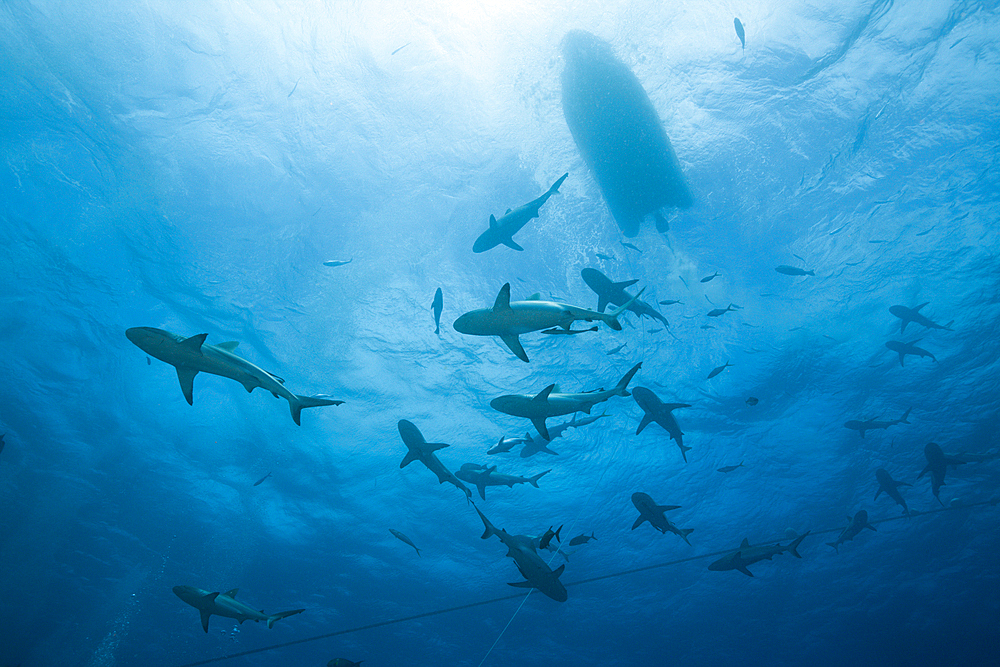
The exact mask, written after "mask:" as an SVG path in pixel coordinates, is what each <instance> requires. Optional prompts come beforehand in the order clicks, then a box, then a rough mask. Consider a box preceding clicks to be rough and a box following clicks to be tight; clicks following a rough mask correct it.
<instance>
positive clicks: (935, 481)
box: [917, 442, 966, 505]
mask: <svg viewBox="0 0 1000 667" xmlns="http://www.w3.org/2000/svg"><path fill="white" fill-rule="evenodd" d="M924 456H925V457H927V465H926V466H925V467H924V469H923V470H922V471H921V472H920V474H919V475H917V479H920V478H921V477H923V476H924V475H926V474H927V473H930V474H931V492H932V493H933V494H934V497H935V498H937V501H938V502H939V503H941V505H944V503H942V502H941V497H940V495H939V494H940V493H941V487H942V486H944V475H945V473H946V472H947V471H948V466H958V465H964V464H965V463H966V461H963V460H962V459H960V458H958V457H957V456H948V455H947V454H945V453H944V452H943V451H942V450H941V446H940V445H939V444H937V443H935V442H928V443H927V446H926V447H924Z"/></svg>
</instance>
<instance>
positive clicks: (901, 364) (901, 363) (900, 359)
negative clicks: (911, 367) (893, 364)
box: [899, 352, 906, 367]
mask: <svg viewBox="0 0 1000 667" xmlns="http://www.w3.org/2000/svg"><path fill="white" fill-rule="evenodd" d="M905 356H906V354H905V353H903V352H900V353H899V365H900V366H903V367H905V366H906V364H905V363H903V358H904V357H905Z"/></svg>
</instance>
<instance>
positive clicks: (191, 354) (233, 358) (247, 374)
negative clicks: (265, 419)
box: [125, 327, 343, 424]
mask: <svg viewBox="0 0 1000 667" xmlns="http://www.w3.org/2000/svg"><path fill="white" fill-rule="evenodd" d="M125 336H126V337H127V338H128V339H129V340H130V341H132V343H134V344H135V345H136V346H137V347H138V348H139V349H140V350H142V351H143V352H145V353H146V354H148V355H150V356H153V357H156V358H157V359H159V360H160V361H164V362H166V363H168V364H170V365H171V366H174V367H175V368H176V369H177V379H178V380H179V381H180V383H181V391H182V392H183V393H184V398H185V399H187V402H188V405H194V376H195V375H197V374H198V373H209V374H211V375H219V376H221V377H226V378H229V379H231V380H236V381H237V382H239V383H240V384H242V385H243V386H244V387H245V388H246V390H247V391H248V392H249V391H253V390H254V389H256V388H257V387H263V388H264V389H266V390H267V391H269V392H271V393H272V394H273V395H274V396H275V397H276V398H283V399H285V400H286V401H288V408H289V409H290V410H291V413H292V420H294V421H295V423H296V424H301V421H300V415H301V413H302V408H315V407H319V406H323V405H340V404H342V403H343V401H341V400H337V399H331V398H328V397H326V396H298V395H296V394H293V393H292V392H290V391H288V390H287V389H285V381H284V380H282V379H281V378H279V377H278V376H277V375H272V374H271V373H268V372H267V371H265V370H264V369H262V368H259V367H258V366H255V365H254V364H252V363H250V362H249V361H247V360H246V359H244V358H243V357H239V356H237V355H235V354H233V350H235V349H236V347H237V346H238V345H239V343H237V342H236V341H230V342H228V343H219V344H218V345H209V344H207V343H205V339H206V338H207V337H208V334H207V333H203V334H197V335H195V336H191V337H190V338H184V337H183V336H178V335H177V334H173V333H170V332H169V331H164V330H163V329H154V328H153V327H133V328H131V329H127V330H126V331H125Z"/></svg>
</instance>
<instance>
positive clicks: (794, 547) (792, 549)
mask: <svg viewBox="0 0 1000 667" xmlns="http://www.w3.org/2000/svg"><path fill="white" fill-rule="evenodd" d="M810 532H811V531H808V530H807V531H806V532H804V533H802V534H801V535H799V536H798V537H796V538H795V539H794V540H792V543H791V544H789V545H788V553H790V554H792V555H793V556H795V557H796V558H802V556H800V555H799V552H798V548H799V545H800V544H802V540H804V539H805V537H806V535H808V534H809V533H810Z"/></svg>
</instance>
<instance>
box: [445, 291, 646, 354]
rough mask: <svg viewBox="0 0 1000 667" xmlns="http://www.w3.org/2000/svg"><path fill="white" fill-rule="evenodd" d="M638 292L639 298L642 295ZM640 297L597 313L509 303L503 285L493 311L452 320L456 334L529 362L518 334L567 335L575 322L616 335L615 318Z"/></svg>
mask: <svg viewBox="0 0 1000 667" xmlns="http://www.w3.org/2000/svg"><path fill="white" fill-rule="evenodd" d="M641 293H642V292H640V293H639V294H641ZM639 294H637V295H635V296H634V297H632V299H631V300H630V301H628V302H626V304H625V305H623V306H622V307H621V308H617V309H615V310H614V311H612V312H610V313H603V312H600V313H599V312H596V311H593V310H589V309H587V308H578V307H577V306H570V305H568V304H565V303H556V302H555V301H540V300H528V301H511V300H510V283H504V286H503V287H501V288H500V292H499V293H498V294H497V298H496V300H495V301H494V302H493V307H492V308H481V309H479V310H473V311H470V312H468V313H465V314H464V315H462V316H461V317H459V318H458V319H457V320H455V323H454V325H453V326H454V327H455V331H457V332H459V333H462V334H466V335H469V336H497V337H498V338H499V339H500V340H502V341H503V343H504V345H506V346H507V347H508V348H509V349H510V351H511V352H513V353H514V354H515V355H516V356H517V358H518V359H520V360H521V361H525V362H526V361H528V354H527V353H526V352H525V351H524V347H523V346H522V345H521V341H520V339H519V338H518V337H519V336H520V335H521V334H526V333H530V332H532V331H540V330H542V329H549V328H552V327H562V329H564V330H566V331H569V330H570V327H571V326H572V324H573V322H576V321H578V320H581V321H584V322H593V321H595V320H599V321H601V322H604V323H605V324H607V325H608V326H609V327H611V328H612V329H614V330H615V331H621V330H622V325H621V324H619V322H618V316H619V315H621V314H622V312H624V311H625V309H626V308H627V307H628V306H630V305H632V304H633V303H634V302H635V301H636V299H638V298H639Z"/></svg>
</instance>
